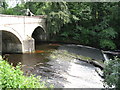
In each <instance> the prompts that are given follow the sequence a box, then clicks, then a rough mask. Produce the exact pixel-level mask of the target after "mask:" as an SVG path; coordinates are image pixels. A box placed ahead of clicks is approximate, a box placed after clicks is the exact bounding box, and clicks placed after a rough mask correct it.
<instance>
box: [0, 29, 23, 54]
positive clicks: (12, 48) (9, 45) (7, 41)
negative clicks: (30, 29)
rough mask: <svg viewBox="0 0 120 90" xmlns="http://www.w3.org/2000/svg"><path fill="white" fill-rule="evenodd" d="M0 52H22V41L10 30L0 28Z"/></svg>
mask: <svg viewBox="0 0 120 90" xmlns="http://www.w3.org/2000/svg"><path fill="white" fill-rule="evenodd" d="M0 33H1V34H2V36H1V37H2V41H1V43H2V50H1V51H2V53H3V54H4V53H22V43H21V41H20V40H19V38H18V37H17V36H16V35H14V34H13V33H11V32H8V31H5V30H2V31H0Z"/></svg>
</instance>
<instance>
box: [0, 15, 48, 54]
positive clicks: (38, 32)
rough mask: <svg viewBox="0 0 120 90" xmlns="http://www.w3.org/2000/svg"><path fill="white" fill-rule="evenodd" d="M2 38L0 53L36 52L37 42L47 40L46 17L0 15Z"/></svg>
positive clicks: (0, 35)
mask: <svg viewBox="0 0 120 90" xmlns="http://www.w3.org/2000/svg"><path fill="white" fill-rule="evenodd" d="M0 38H1V40H0V48H1V49H0V52H7V53H8V52H9V53H11V52H12V53H13V52H15V53H29V52H34V50H35V40H36V41H41V40H42V41H45V40H47V31H46V16H42V15H41V16H17V15H2V14H0Z"/></svg>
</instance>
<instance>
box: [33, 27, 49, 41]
mask: <svg viewBox="0 0 120 90" xmlns="http://www.w3.org/2000/svg"><path fill="white" fill-rule="evenodd" d="M32 38H34V39H35V42H41V41H46V40H47V35H46V32H45V30H44V29H43V28H42V27H40V26H38V27H37V28H35V30H34V31H33V33H32Z"/></svg>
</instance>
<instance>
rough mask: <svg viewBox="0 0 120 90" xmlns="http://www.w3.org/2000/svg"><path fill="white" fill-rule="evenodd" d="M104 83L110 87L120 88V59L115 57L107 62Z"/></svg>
mask: <svg viewBox="0 0 120 90" xmlns="http://www.w3.org/2000/svg"><path fill="white" fill-rule="evenodd" d="M104 77H105V79H104V84H105V86H108V87H113V86H114V87H115V88H117V89H120V59H119V58H117V57H115V58H114V60H109V61H108V62H106V67H105V69H104Z"/></svg>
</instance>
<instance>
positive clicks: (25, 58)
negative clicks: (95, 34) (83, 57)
mask: <svg viewBox="0 0 120 90" xmlns="http://www.w3.org/2000/svg"><path fill="white" fill-rule="evenodd" d="M58 47H59V49H66V48H65V47H66V46H65V47H64V48H63V46H62V45H60V44H42V45H39V44H38V45H37V46H36V52H35V53H32V54H11V55H10V57H9V62H10V63H13V64H14V66H15V65H17V63H18V62H21V63H22V64H23V65H24V66H23V67H22V69H23V71H24V72H25V73H32V74H35V75H36V76H39V75H40V76H41V79H42V80H43V81H46V82H47V83H48V85H49V84H53V85H54V86H55V87H56V88H63V87H65V88H103V85H102V82H101V81H100V80H102V79H101V78H100V77H99V76H98V75H97V73H96V72H95V68H96V67H94V66H92V65H90V64H88V63H85V62H82V61H79V60H77V59H72V58H69V57H67V56H65V55H64V56H63V57H61V58H60V57H56V58H51V57H50V54H52V53H51V51H52V52H54V51H55V50H56V49H58ZM68 48H70V47H67V49H68ZM72 50H74V52H75V51H76V49H72ZM77 50H78V49H77ZM64 57H65V58H64Z"/></svg>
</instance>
